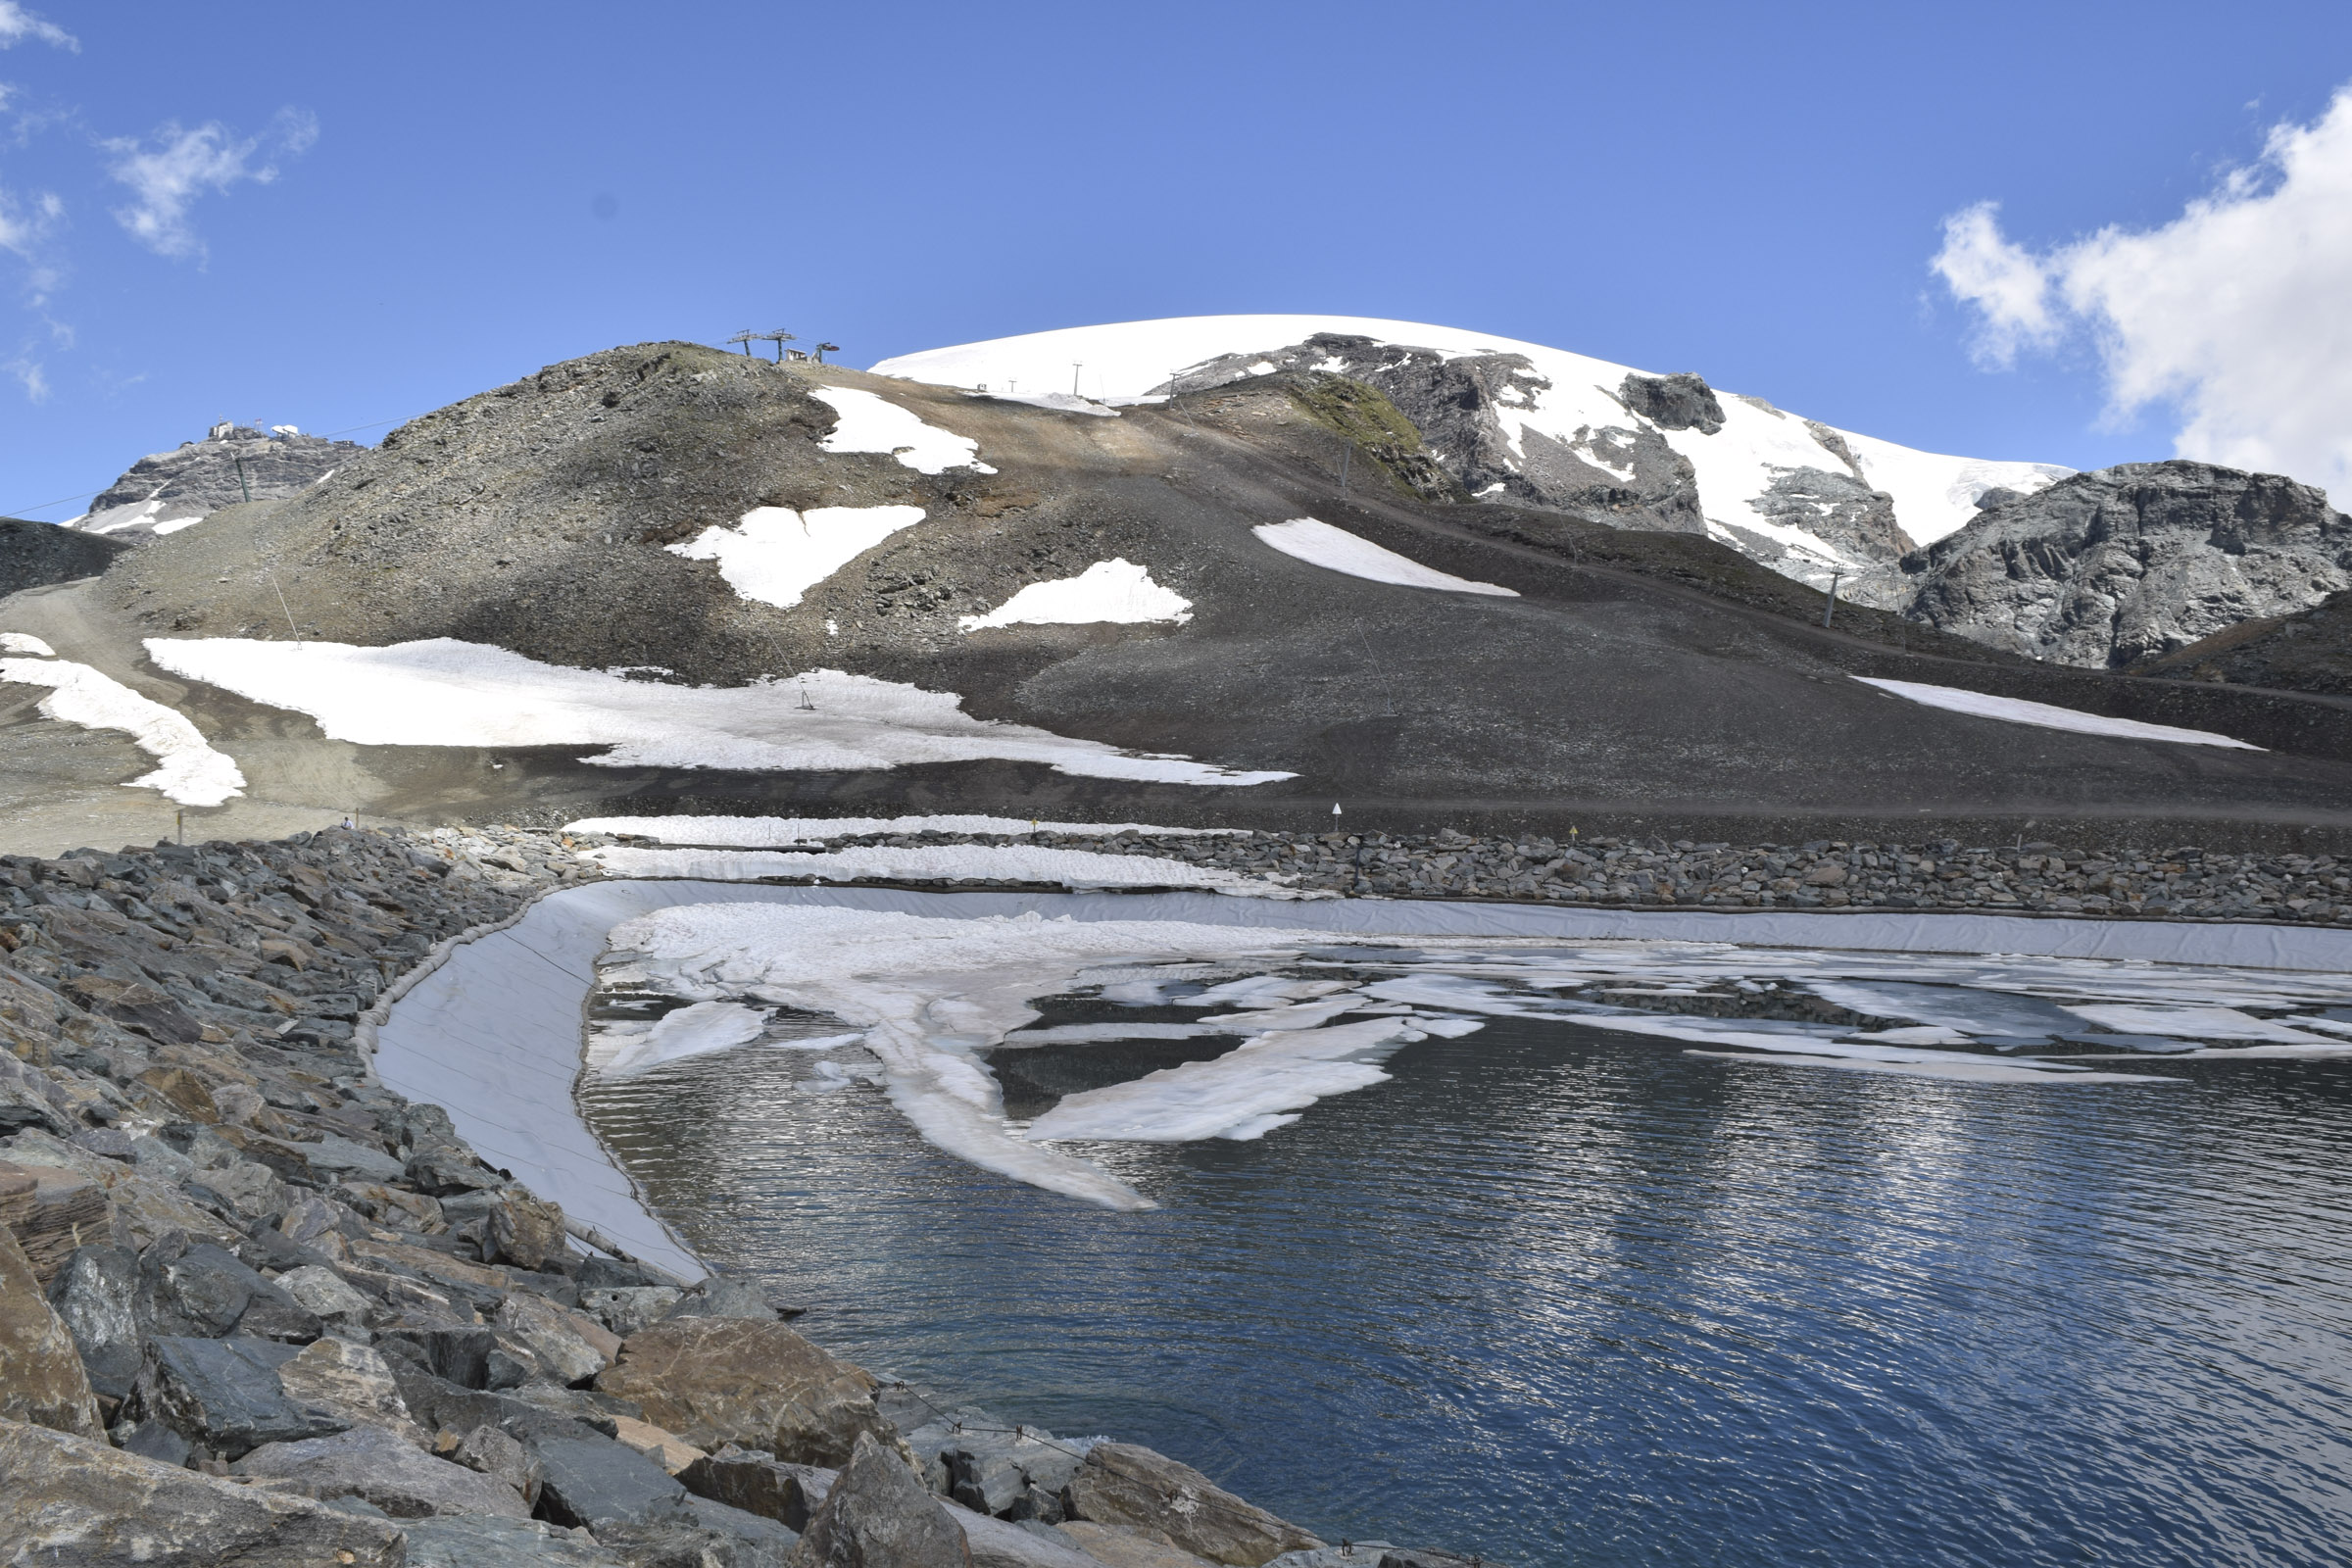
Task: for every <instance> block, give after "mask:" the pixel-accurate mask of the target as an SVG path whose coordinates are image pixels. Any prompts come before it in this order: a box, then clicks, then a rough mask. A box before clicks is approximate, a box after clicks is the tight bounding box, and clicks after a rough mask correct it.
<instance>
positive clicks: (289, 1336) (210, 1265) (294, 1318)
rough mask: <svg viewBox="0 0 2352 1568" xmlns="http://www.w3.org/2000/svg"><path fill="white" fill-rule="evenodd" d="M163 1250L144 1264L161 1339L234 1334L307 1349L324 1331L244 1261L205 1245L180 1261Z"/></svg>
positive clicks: (148, 1307)
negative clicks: (293, 1344)
mask: <svg viewBox="0 0 2352 1568" xmlns="http://www.w3.org/2000/svg"><path fill="white" fill-rule="evenodd" d="M172 1250H173V1249H172V1248H171V1247H169V1245H168V1244H167V1245H163V1246H158V1247H156V1248H153V1249H151V1250H149V1251H148V1254H147V1256H146V1257H145V1258H144V1259H142V1260H141V1278H140V1305H141V1308H142V1314H143V1316H144V1317H145V1318H146V1320H147V1321H148V1322H149V1323H150V1324H151V1325H152V1326H153V1328H154V1331H155V1332H156V1333H158V1334H173V1335H193V1336H197V1337H200V1338H205V1339H214V1338H219V1337H221V1336H223V1335H227V1334H230V1333H238V1334H244V1335H247V1336H249V1337H251V1338H254V1339H267V1340H285V1341H288V1342H291V1343H296V1344H304V1345H307V1344H309V1343H310V1342H311V1341H313V1340H315V1339H317V1338H318V1337H319V1331H320V1329H321V1328H322V1327H323V1325H322V1324H320V1323H319V1317H318V1314H316V1313H314V1312H312V1311H311V1310H310V1309H309V1308H308V1307H306V1306H304V1305H303V1304H302V1303H301V1302H300V1301H297V1300H296V1299H294V1298H293V1297H291V1296H289V1295H287V1294H286V1293H285V1292H284V1291H281V1290H279V1289H278V1288H277V1287H276V1286H275V1285H272V1284H270V1282H269V1281H268V1280H266V1279H264V1278H262V1276H261V1275H260V1274H258V1273H256V1272H255V1271H254V1270H252V1269H250V1268H248V1267H246V1266H245V1264H244V1263H242V1262H240V1261H239V1260H238V1259H237V1257H236V1255H235V1254H234V1253H232V1252H230V1251H228V1250H226V1249H224V1248H220V1247H215V1246H214V1245H212V1244H211V1243H209V1242H200V1243H198V1244H197V1245H196V1246H194V1247H190V1248H188V1249H187V1250H185V1251H181V1252H178V1254H177V1255H176V1256H172V1255H169V1254H170V1253H171V1252H172Z"/></svg>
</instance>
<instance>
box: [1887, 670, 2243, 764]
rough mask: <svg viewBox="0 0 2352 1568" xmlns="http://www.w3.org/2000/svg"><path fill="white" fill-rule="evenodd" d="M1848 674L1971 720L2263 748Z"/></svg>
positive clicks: (2203, 732) (2207, 734)
mask: <svg viewBox="0 0 2352 1568" xmlns="http://www.w3.org/2000/svg"><path fill="white" fill-rule="evenodd" d="M1852 678H1853V679H1855V680H1858V681H1860V682H1861V683H1862V684H1863V685H1865V686H1876V687H1878V688H1879V690H1881V691H1883V692H1891V693H1892V694H1893V695H1895V696H1897V697H1902V698H1907V699H1909V700H1910V701H1912V702H1914V703H1920V704H1924V705H1925V706H1927V707H1929V708H1941V709H1945V710H1947V711H1951V712H1954V713H1968V714H1971V715H1973V716H1975V717H1977V718H1997V719H2001V720H2003V721H2004V722H2007V723H2011V724H2034V725H2038V726H2039V727H2040V728H2042V729H2063V730H2071V731H2073V732H2074V733H2076V734H2078V735H2111V736H2115V737H2118V738H2120V739H2123V740H2133V741H2178V742H2180V744H2181V745H2184V746H2227V747H2231V748H2234V749H2235V750H2237V751H2241V752H2259V751H2263V750H2265V748H2263V747H2260V746H2256V745H2253V744H2251V743H2250V742H2247V741H2241V740H2234V739H2232V738H2230V737H2229V736H2228V735H2217V734H2215V733H2214V732H2213V731H2212V730H2208V729H2176V728H2174V727H2173V726H2172V725H2170V724H2143V723H2141V722H2140V721H2139V720H2138V719H2136V718H2109V717H2107V716H2106V715H2105V714H2103V713H2082V712H2078V711H2075V710H2074V709H2071V708H2057V707H2054V706H2052V705H2051V704H2048V703H2029V702H2026V701H2024V700H2023V699H2021V698H2016V697H1987V696H1985V694H1984V693H1983V692H1971V691H1963V690H1961V689H1960V688H1959V687H1957V686H1926V685H1922V684H1920V683H1919V682H1917V681H1909V680H1878V679H1874V678H1873V677H1871V676H1868V675H1856V676H1854V677H1852Z"/></svg>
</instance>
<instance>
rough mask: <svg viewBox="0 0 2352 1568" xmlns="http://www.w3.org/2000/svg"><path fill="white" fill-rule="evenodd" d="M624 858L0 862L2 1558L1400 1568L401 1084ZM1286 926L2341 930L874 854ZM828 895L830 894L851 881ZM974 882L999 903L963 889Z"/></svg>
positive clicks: (1502, 873) (1961, 856) (1391, 1557)
mask: <svg viewBox="0 0 2352 1568" xmlns="http://www.w3.org/2000/svg"><path fill="white" fill-rule="evenodd" d="M616 842H621V841H620V840H617V839H616V838H614V837H612V836H604V835H587V834H565V833H563V832H560V831H547V832H534V831H528V830H523V829H516V828H486V829H480V830H476V831H466V830H459V829H450V828H444V829H438V830H435V831H434V832H432V833H430V834H414V835H412V834H408V833H402V832H392V831H376V830H367V829H338V830H330V831H326V832H321V833H316V834H309V835H301V836H298V837H296V838H294V839H291V840H287V841H284V842H279V843H269V844H224V843H214V844H207V845H201V846H186V847H182V846H176V845H158V846H156V847H155V848H153V849H148V850H125V851H123V852H122V853H120V854H114V855H106V854H100V853H97V852H92V851H84V852H80V853H77V854H74V855H71V856H67V857H63V858H58V859H35V858H25V857H15V858H0V1045H5V1046H6V1048H7V1051H6V1053H5V1054H0V1484H4V1485H0V1555H5V1556H6V1557H7V1558H8V1559H9V1560H24V1561H27V1562H32V1561H40V1562H48V1561H52V1560H55V1561H59V1562H68V1561H71V1562H85V1563H96V1562H116V1561H124V1562H127V1561H132V1560H136V1561H142V1562H158V1563H171V1562H184V1563H191V1564H194V1563H214V1562H221V1561H255V1562H262V1561H267V1562H270V1563H272V1564H278V1563H283V1564H289V1565H291V1564H311V1563H318V1564H321V1565H323V1564H355V1563H357V1564H381V1565H387V1568H397V1565H400V1564H403V1563H406V1564H415V1565H429V1568H474V1565H483V1568H487V1565H491V1564H498V1565H510V1564H521V1565H529V1564H570V1565H579V1568H595V1565H606V1568H613V1565H628V1568H671V1565H679V1568H695V1565H726V1568H754V1565H765V1564H782V1563H785V1562H793V1563H800V1564H814V1563H827V1564H834V1563H839V1564H853V1563H871V1564H881V1563H885V1562H888V1563H921V1564H930V1563H934V1562H937V1563H941V1564H962V1563H970V1562H979V1563H984V1564H1001V1565H1006V1568H1011V1565H1038V1568H1102V1565H1109V1568H1198V1565H1200V1564H1202V1563H1221V1564H1228V1565H1232V1568H1260V1565H1262V1564H1266V1563H1269V1562H1279V1563H1281V1564H1283V1565H1284V1568H1310V1565H1311V1568H1337V1565H1339V1564H1342V1563H1346V1564H1350V1565H1355V1564H1361V1565H1364V1568H1376V1565H1379V1564H1384V1563H1385V1564H1387V1565H1389V1568H1410V1565H1412V1564H1436V1563H1446V1562H1452V1561H1457V1560H1460V1559H1455V1558H1451V1557H1449V1556H1447V1555H1446V1554H1445V1553H1440V1552H1421V1551H1400V1550H1397V1549H1396V1548H1393V1547H1390V1546H1387V1545H1385V1544H1377V1543H1366V1544H1360V1545H1349V1544H1343V1545H1341V1546H1327V1545H1325V1544H1323V1543H1322V1542H1320V1541H1317V1540H1315V1539H1314V1538H1313V1537H1311V1536H1309V1535H1308V1534H1307V1533H1306V1532H1304V1531H1302V1530H1299V1528H1298V1527H1296V1526H1293V1525H1290V1524H1288V1523H1286V1522H1284V1521H1282V1520H1280V1519H1278V1518H1276V1517H1275V1516H1273V1515H1271V1514H1268V1513H1266V1512H1264V1511H1263V1510H1261V1509H1258V1508H1255V1507H1253V1506H1252V1505H1250V1504H1249V1503H1248V1502H1245V1501H1244V1500H1242V1499H1241V1498H1239V1497H1236V1496H1234V1495H1231V1494H1229V1493H1226V1492H1224V1491H1222V1490H1220V1489H1219V1488H1217V1487H1215V1486H1214V1485H1213V1484H1211V1483H1210V1482H1209V1481H1208V1480H1207V1479H1206V1478H1204V1477H1202V1476H1201V1475H1200V1474H1199V1473H1198V1472H1196V1471H1193V1470H1191V1469H1189V1468H1188V1467H1186V1466H1184V1465H1183V1464H1181V1463H1180V1462H1178V1461H1176V1460H1173V1459H1170V1458H1168V1457H1166V1456H1164V1455H1160V1454H1156V1453H1153V1452H1152V1450H1150V1449H1148V1448H1143V1447H1140V1446H1133V1445H1129V1444H1123V1443H1117V1442H1112V1441H1108V1440H1100V1439H1079V1440H1072V1439H1063V1438H1056V1437H1055V1436H1054V1434H1052V1433H1048V1432H1044V1431H1041V1430H1039V1429H1036V1428H1027V1427H1022V1426H1019V1425H1015V1424H1011V1423H1007V1422H1005V1421H1004V1420H1001V1419H999V1418H996V1417H994V1416H992V1415H990V1414H989V1413H988V1412H986V1411H983V1410H978V1409H973V1408H969V1407H963V1406H958V1405H956V1404H955V1403H954V1402H953V1401H952V1400H950V1399H948V1398H946V1397H942V1396H939V1395H936V1394H931V1393H926V1392H924V1391H921V1390H916V1389H910V1388H907V1387H905V1386H903V1385H892V1384H886V1383H883V1382H880V1381H878V1380H877V1379H875V1378H874V1377H873V1376H871V1375H870V1374H868V1373H867V1372H865V1371H863V1370H862V1369H860V1368H858V1367H856V1366H852V1365H849V1364H847V1363H845V1362H842V1361H840V1360H837V1359H836V1358H834V1357H833V1356H831V1355H829V1354H828V1353H826V1352H825V1351H824V1350H823V1349H822V1348H819V1347H817V1346H815V1345H813V1344H811V1343H810V1342H809V1341H808V1340H807V1339H805V1338H803V1337H802V1336H801V1335H799V1334H798V1333H796V1332H795V1331H794V1330H793V1329H792V1328H791V1327H790V1326H789V1325H788V1324H787V1322H786V1321H785V1320H784V1319H785V1317H786V1316H787V1315H788V1313H789V1312H790V1309H789V1308H784V1307H780V1306H779V1305H777V1304H776V1303H774V1302H771V1301H769V1300H767V1299H764V1298H763V1297H762V1296H761V1294H760V1291H759V1290H758V1289H757V1288H756V1287H754V1286H753V1285H751V1284H750V1283H748V1282H745V1281H741V1280H733V1279H722V1278H717V1277H713V1278H711V1279H708V1280H704V1281H702V1282H699V1283H693V1284H690V1283H688V1282H685V1281H682V1280H679V1279H676V1278H674V1277H671V1276H669V1275H666V1274H664V1273H663V1272H662V1271H661V1270H660V1269H658V1268H654V1267H652V1266H649V1265H647V1264H644V1263H641V1262H637V1261H633V1260H631V1259H630V1258H628V1257H626V1256H624V1255H620V1254H619V1252H618V1250H617V1249H615V1248H614V1247H613V1245H612V1244H611V1243H610V1242H609V1241H607V1240H606V1239H605V1238H603V1237H601V1236H599V1235H597V1234H596V1233H595V1232H593V1231H592V1230H589V1229H587V1228H586V1227H583V1226H579V1225H577V1224H575V1223H572V1222H568V1221H567V1220H566V1219H565V1217H564V1213H563V1210H562V1208H561V1206H560V1205H559V1203H558V1202H556V1201H550V1197H551V1196H560V1195H550V1196H542V1195H535V1194H532V1193H531V1192H529V1191H527V1190H526V1189H525V1188H524V1187H522V1186H521V1185H520V1184H518V1183H516V1182H515V1180H514V1179H513V1178H512V1177H511V1176H510V1175H508V1174H507V1173H506V1172H503V1171H499V1170H494V1169H491V1168H489V1167H488V1166H487V1165H485V1164H484V1163H483V1162H482V1161H481V1160H480V1158H479V1157H478V1156H477V1155H476V1154H475V1153H474V1152H473V1151H471V1150H469V1149H468V1148H466V1146H465V1145H464V1143H463V1142H462V1141H461V1140H460V1139H459V1137H458V1136H457V1134H456V1131H455V1129H454V1128H453V1127H452V1125H451V1123H450V1120H449V1117H448V1115H447V1114H446V1112H444V1111H443V1110H441V1109H440V1108H439V1107H437V1106H433V1105H429V1104H422V1103H411V1102H409V1101H407V1100H404V1099H402V1098H401V1097H400V1096H398V1095H395V1094H393V1093H391V1092H389V1091H388V1090H386V1089H384V1088H383V1087H382V1086H381V1085H379V1084H377V1083H375V1082H374V1081H373V1079H372V1077H371V1075H370V1073H369V1070H368V1045H369V1042H370V1039H371V1037H372V1033H373V1029H374V1026H375V1025H377V1024H379V1023H380V1022H381V1021H382V1019H383V1017H384V1015H385V1011H386V1009H387V1008H388V1007H389V1005H390V1004H391V1003H392V1001H394V1000H395V999H396V998H397V996H398V995H399V994H400V992H401V991H402V990H404V989H405V988H406V986H408V985H410V984H413V983H414V982H415V980H416V979H417V978H418V977H419V976H421V975H422V974H423V973H425V972H428V971H429V969H430V967H431V966H432V965H433V964H434V963H435V962H437V961H438V957H439V956H440V955H442V954H445V953H446V952H447V951H448V949H449V946H450V945H451V944H452V943H453V942H454V941H456V940H459V939H462V938H463V937H465V936H466V935H467V934H468V933H478V932H480V931H482V930H483V929H485V928H489V927H494V926H497V925H500V924H503V923H506V922H508V921H511V920H512V919H514V918H515V917H516V916H517V915H518V914H519V913H520V912H521V911H522V910H523V909H525V908H526V907H528V906H529V904H530V903H531V902H532V901H533V900H535V899H536V898H538V897H539V896H541V895H542V894H544V893H546V892H549V891H551V890H554V889H557V888H560V887H563V886H565V885H570V884H576V883H579V882H582V881H585V880H592V879H596V878H599V877H601V876H603V875H604V874H605V873H604V871H603V870H602V868H601V867H600V866H599V865H598V864H597V862H596V859H595V852H596V851H597V850H599V849H600V848H604V847H607V846H611V845H613V844H614V843H616ZM829 842H831V843H833V844H834V845H836V846H837V847H838V846H840V845H851V844H857V845H883V846H894V847H922V846H935V845H956V844H987V843H997V844H1003V843H1027V844H1033V845H1040V846H1047V847H1053V848H1057V849H1065V850H1086V851H1091V852H1094V853H1098V854H1104V855H1120V856H1144V857H1153V858H1164V859H1169V860H1176V861H1182V862H1185V863H1187V864H1190V865H1201V866H1214V867H1216V868H1219V869H1221V870H1224V871H1228V872H1233V873H1237V874H1239V875H1242V876H1246V877H1252V878H1258V879H1263V880H1264V881H1266V882H1267V883H1268V886H1269V891H1275V890H1280V891H1282V892H1286V893H1289V894H1292V895H1294V896H1295V895H1299V894H1307V895H1320V896H1340V897H1411V898H1437V899H1447V898H1451V899H1498V900H1515V901H1519V902H1530V903H1543V904H1551V905H1561V904H1566V905H1571V906H1574V905H1595V906H1610V907H1660V908H1692V907H1696V908H1767V907H1794V908H1806V909H1841V908H1842V909H1855V910H1860V909H1881V910H1885V909H1945V910H1954V909H1994V910H2001V911H2005V912H2042V913H2049V914H2078V915H2092V914H2097V915H2106V916H2109V917H2118V916H2138V917H2141V918H2148V917H2156V916H2162V917H2168V918H2173V919H2206V920H2229V919H2237V920H2244V919H2260V920H2265V921H2292V922H2301V923H2307V924H2326V923H2335V922H2339V921H2343V920H2346V919H2352V876H2345V875H2339V874H2338V873H2339V870H2342V869H2346V868H2345V867H2340V866H2339V864H2338V862H2337V861H2336V860H2334V859H2333V858H2327V857H2309V858H2305V857H2293V856H2280V857H2268V858H2266V857H2250V856H2223V855H2207V854H2203V853H2200V852H2198V851H2196V850H2192V849H2184V850H2176V851H2169V852H2166V853H2164V854H2163V855H2155V856H2147V855H2137V856H2130V857H2126V856H2117V857H2114V858H2095V857H2091V858H2076V857H2073V856H2062V855H2060V854H2058V853H2057V852H2056V851H2055V850H2054V848H2053V847H2051V846H2047V845H2041V844H2024V845H2017V846H2013V847H2010V848H2007V849H1992V848H1974V849H1971V848H1964V847H1962V846H1960V845H1958V844H1956V843H1951V842H1949V841H1945V842H1941V843H1936V844H1930V845H1924V846H1887V845H1871V844H1848V843H1815V844H1808V845H1803V846H1756V847H1751V848H1746V849H1735V848H1733V847H1730V846H1725V845H1712V844H1707V845H1702V844H1693V843H1679V844H1664V843H1660V842H1656V841H1652V842H1650V843H1647V844H1637V843H1625V842H1620V841H1616V840H1611V839H1598V840H1594V841H1591V842H1587V843H1579V842H1576V841H1574V840H1571V841H1570V842H1568V843H1566V844H1561V843H1558V842H1556V841H1553V840H1550V839H1534V838H1530V839H1507V838H1495V837H1487V838H1469V837H1465V836H1462V835H1458V834H1452V833H1441V834H1439V835H1436V836H1434V837H1418V838H1405V837H1395V836H1390V835H1383V834H1365V835H1355V834H1345V833H1330V834H1323V835H1317V836H1307V835H1288V834H1267V833H1233V834H1186V835H1178V834H1165V833H1151V832H1143V831H1126V832H1120V833H1115V834H1112V833H1047V832H1040V833H1032V834H1026V835H1019V836H1017V837H1015V838H1011V839H1006V838H1002V837H997V838H991V837H988V836H985V835H975V834H968V833H914V834H866V835H862V836H858V837H856V838H849V837H844V838H841V839H837V840H832V841H829ZM827 880H829V881H838V880H840V879H839V878H838V877H830V878H828V879H827ZM958 885H960V886H985V885H992V884H987V883H981V882H975V881H971V880H968V879H967V880H965V881H963V882H960V883H958Z"/></svg>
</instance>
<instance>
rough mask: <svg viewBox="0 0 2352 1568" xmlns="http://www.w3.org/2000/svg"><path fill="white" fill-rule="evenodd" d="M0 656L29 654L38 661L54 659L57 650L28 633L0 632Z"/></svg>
mask: <svg viewBox="0 0 2352 1568" xmlns="http://www.w3.org/2000/svg"><path fill="white" fill-rule="evenodd" d="M0 654H31V655H33V656H34V657H36V658H40V659H54V658H56V657H57V650H56V649H54V648H52V647H50V646H49V645H48V644H47V643H45V642H43V641H41V640H40V639H39V638H38V637H35V636H33V635H32V634H31V633H30V632H22V631H0Z"/></svg>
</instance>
